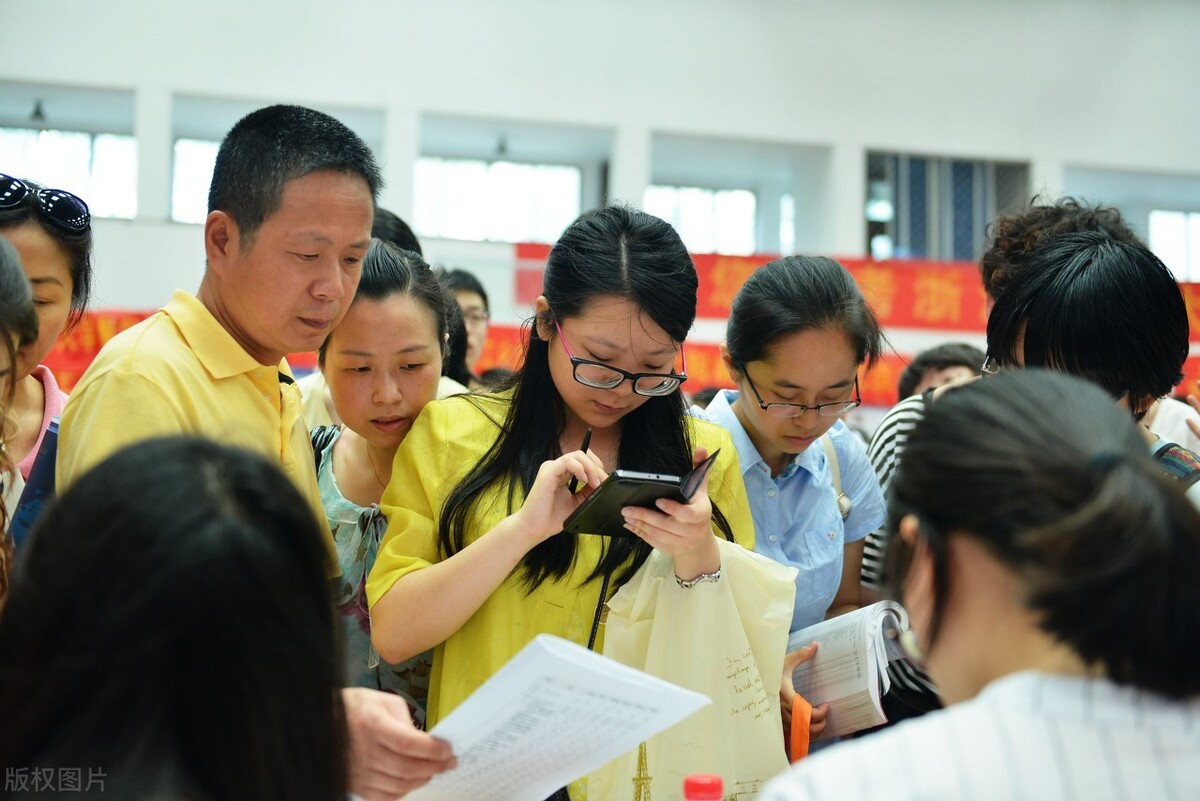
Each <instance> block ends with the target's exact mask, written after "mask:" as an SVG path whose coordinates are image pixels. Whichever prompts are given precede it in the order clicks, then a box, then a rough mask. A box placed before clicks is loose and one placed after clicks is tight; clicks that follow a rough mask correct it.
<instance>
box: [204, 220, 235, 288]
mask: <svg viewBox="0 0 1200 801" xmlns="http://www.w3.org/2000/svg"><path fill="white" fill-rule="evenodd" d="M240 247H241V240H240V237H239V231H238V227H237V223H236V222H234V221H233V218H232V217H230V216H229V215H228V214H227V213H226V212H223V211H210V212H209V213H208V217H206V218H205V219H204V253H205V256H206V257H207V259H208V266H209V269H211V270H214V271H215V272H217V273H220V272H221V270H222V269H223V268H224V267H225V266H226V265H227V264H228V263H229V261H230V260H231V258H232V257H234V256H236V255H237V252H238V249H239V248H240Z"/></svg>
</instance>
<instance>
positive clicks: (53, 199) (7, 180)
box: [0, 173, 92, 234]
mask: <svg viewBox="0 0 1200 801" xmlns="http://www.w3.org/2000/svg"><path fill="white" fill-rule="evenodd" d="M26 203H33V204H34V205H35V207H36V208H37V209H38V211H39V212H41V215H42V217H44V218H45V219H46V220H48V221H49V222H50V224H51V225H55V226H57V227H58V228H61V229H62V230H64V231H68V232H70V233H73V234H82V233H83V232H84V231H86V230H88V228H90V227H91V225H92V215H91V212H89V211H88V205H87V204H86V203H84V202H83V198H81V197H79V196H77V195H73V194H71V193H70V192H68V191H66V190H65V189H44V188H41V187H37V186H34V185H31V184H29V183H26V182H25V181H22V180H21V179H20V178H14V177H12V176H11V175H5V174H4V173H0V211H2V210H5V209H16V208H20V207H21V206H23V205H24V204H26Z"/></svg>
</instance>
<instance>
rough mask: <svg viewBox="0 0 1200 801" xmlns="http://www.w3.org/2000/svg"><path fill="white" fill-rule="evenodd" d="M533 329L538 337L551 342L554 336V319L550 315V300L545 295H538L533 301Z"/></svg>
mask: <svg viewBox="0 0 1200 801" xmlns="http://www.w3.org/2000/svg"><path fill="white" fill-rule="evenodd" d="M533 315H534V317H533V321H534V322H533V330H534V333H536V334H537V337H538V339H540V340H542V341H543V342H549V341H550V340H551V339H553V338H554V320H553V318H552V317H551V316H550V301H548V300H546V296H545V295H538V296H537V300H535V301H534V302H533Z"/></svg>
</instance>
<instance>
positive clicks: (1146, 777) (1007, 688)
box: [759, 672, 1200, 801]
mask: <svg viewBox="0 0 1200 801" xmlns="http://www.w3.org/2000/svg"><path fill="white" fill-rule="evenodd" d="M759 798H760V801H801V799H803V800H804V801H835V800H836V801H876V800H878V801H884V800H885V799H886V800H887V801H915V799H924V800H926V801H938V799H955V801H1027V800H1028V799H1039V801H1058V800H1059V799H1063V800H1064V801H1065V800H1066V799H1074V800H1075V801H1110V799H1111V800H1113V801H1115V800H1116V799H1129V801H1133V799H1137V801H1151V800H1152V799H1164V800H1166V801H1194V800H1195V799H1200V699H1192V700H1191V701H1169V700H1167V699H1164V698H1161V697H1159V696H1156V695H1152V694H1150V693H1147V692H1144V691H1142V690H1138V689H1136V688H1132V687H1122V686H1118V685H1116V684H1113V683H1112V682H1110V681H1108V680H1107V679H1101V678H1083V677H1074V676H1059V675H1051V674H1046V673H1035V672H1022V673H1014V674H1011V675H1009V676H1005V677H1003V678H1001V679H998V680H996V681H994V682H992V683H991V684H989V685H988V686H987V687H986V688H984V690H983V691H982V692H981V693H980V694H979V695H978V696H976V697H975V698H973V699H971V700H970V701H965V702H963V703H960V704H956V705H954V706H952V707H950V708H948V709H945V710H942V711H940V712H934V713H931V714H928V715H925V716H923V717H921V718H918V719H915V720H911V721H906V722H904V723H902V724H900V725H898V726H896V727H894V728H891V729H888V730H886V731H883V732H879V733H877V734H873V735H872V736H870V737H866V738H863V739H860V740H851V741H847V742H843V743H841V744H839V745H837V746H834V747H832V748H828V749H826V750H824V751H821V752H820V753H818V754H815V755H813V756H811V757H809V758H808V759H805V760H804V761H802V762H800V763H799V764H798V765H796V766H795V767H794V768H792V769H791V770H790V771H789V772H787V773H785V774H783V775H782V776H779V777H777V778H776V779H774V780H773V781H771V782H770V784H768V785H767V787H766V788H765V789H764V790H763V792H762V795H760V796H759Z"/></svg>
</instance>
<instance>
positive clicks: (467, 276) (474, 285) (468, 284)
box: [442, 269, 492, 309]
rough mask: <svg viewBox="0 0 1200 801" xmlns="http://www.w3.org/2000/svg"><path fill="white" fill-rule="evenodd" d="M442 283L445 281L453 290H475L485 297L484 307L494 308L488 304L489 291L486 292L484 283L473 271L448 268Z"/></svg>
mask: <svg viewBox="0 0 1200 801" xmlns="http://www.w3.org/2000/svg"><path fill="white" fill-rule="evenodd" d="M442 283H444V284H445V285H446V288H447V289H449V290H450V291H451V292H474V293H475V294H476V295H478V296H479V297H481V298H483V308H485V309H491V308H492V307H491V306H489V305H488V296H487V292H485V291H484V289H483V284H481V283H479V279H478V278H476V277H475V276H474V275H473V274H472V273H469V272H467V271H466V270H459V269H454V270H446V273H445V275H444V277H443V279H442Z"/></svg>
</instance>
